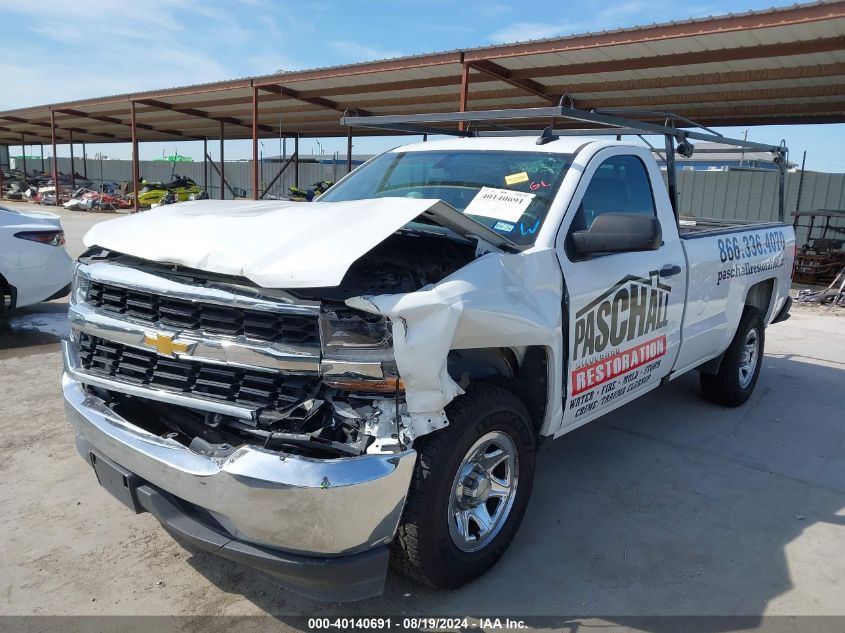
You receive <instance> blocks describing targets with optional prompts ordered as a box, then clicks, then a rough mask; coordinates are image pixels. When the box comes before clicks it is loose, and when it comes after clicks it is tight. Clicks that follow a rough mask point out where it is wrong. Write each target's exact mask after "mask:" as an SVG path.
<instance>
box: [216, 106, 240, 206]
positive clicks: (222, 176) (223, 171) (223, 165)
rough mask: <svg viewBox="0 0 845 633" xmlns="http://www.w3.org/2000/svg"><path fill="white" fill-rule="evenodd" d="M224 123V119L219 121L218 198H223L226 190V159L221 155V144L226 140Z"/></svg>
mask: <svg viewBox="0 0 845 633" xmlns="http://www.w3.org/2000/svg"><path fill="white" fill-rule="evenodd" d="M224 125H225V122H224V121H220V170H219V171H220V199H221V200H225V198H226V192H225V190H224V185H225V184H226V161H225V158H224V157H223V144H224V142H225V140H226V132H225V130H224V128H223V126H224ZM212 164H213V163H212ZM232 197H233V198H234V197H235V196H234V192H232Z"/></svg>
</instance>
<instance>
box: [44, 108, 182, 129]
mask: <svg viewBox="0 0 845 633" xmlns="http://www.w3.org/2000/svg"><path fill="white" fill-rule="evenodd" d="M56 112H61V113H62V114H68V115H70V116H75V117H80V118H83V119H92V120H94V121H102V122H104V123H113V124H114V125H123V126H126V127H131V125H132V124H131V123H126V122H124V121H121V120H120V119H117V118H115V117H112V116H103V115H99V114H90V113H88V112H82V111H81V110H71V109H70V108H58V109H56ZM136 112H137V110H136ZM135 127H136V128H137V129H139V130H148V131H150V132H160V133H161V134H171V135H173V136H185V135H184V134H182V132H180V131H179V130H165V129H161V130H160V129H158V128H155V127H153V126H152V125H149V124H147V123H139V122H138V121H135Z"/></svg>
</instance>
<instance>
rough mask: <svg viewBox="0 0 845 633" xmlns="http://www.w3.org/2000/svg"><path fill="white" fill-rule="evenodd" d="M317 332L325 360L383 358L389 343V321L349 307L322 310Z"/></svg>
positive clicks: (391, 340) (390, 343) (390, 339)
mask: <svg viewBox="0 0 845 633" xmlns="http://www.w3.org/2000/svg"><path fill="white" fill-rule="evenodd" d="M320 333H321V336H322V341H323V354H324V355H325V356H327V357H335V358H336V357H338V356H350V355H352V356H355V357H357V358H367V357H373V358H376V357H384V356H385V354H384V352H385V350H389V349H390V348H391V346H392V343H393V339H392V336H391V327H390V322H389V321H388V320H387V319H386V318H385V317H382V316H379V315H377V314H367V313H366V312H359V311H358V310H351V309H349V308H338V309H328V310H324V311H323V312H322V313H321V314H320Z"/></svg>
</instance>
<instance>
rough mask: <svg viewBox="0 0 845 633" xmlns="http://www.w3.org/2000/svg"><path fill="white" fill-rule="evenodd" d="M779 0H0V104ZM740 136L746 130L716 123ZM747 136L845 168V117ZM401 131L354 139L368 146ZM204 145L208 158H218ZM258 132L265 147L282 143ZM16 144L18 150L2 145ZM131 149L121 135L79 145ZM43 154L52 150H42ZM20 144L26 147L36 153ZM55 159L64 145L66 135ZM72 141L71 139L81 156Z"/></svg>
mask: <svg viewBox="0 0 845 633" xmlns="http://www.w3.org/2000/svg"><path fill="white" fill-rule="evenodd" d="M786 4H787V3H785V2H782V1H781V2H778V1H777V0H733V1H729V0H692V1H691V2H677V0H579V1H578V2H558V1H555V0H545V1H542V2H541V1H538V0H520V1H519V2H516V1H510V2H504V1H500V0H462V1H461V2H450V1H448V0H425V1H424V2H421V1H417V0H366V1H365V2H339V1H338V2H334V1H329V0H322V1H314V2H307V1H305V0H301V1H300V2H282V1H279V2H276V1H273V0H228V1H220V0H135V1H134V2H126V1H125V0H123V1H119V0H85V2H82V3H76V2H67V0H38V2H21V1H20V0H0V15H2V16H3V26H4V29H3V36H2V38H0V78H2V89H0V110H6V109H10V108H18V107H25V106H32V105H39V104H44V103H52V102H58V101H69V100H74V99H84V98H89V97H101V96H106V95H112V94H120V93H126V92H136V91H141V90H151V89H160V88H170V87H174V86H181V85H189V84H195V83H203V82H211V81H222V80H226V79H234V78H239V77H248V76H253V75H260V74H269V73H273V72H276V71H279V70H301V69H307V68H317V67H322V66H334V65H339V64H349V63H354V62H362V61H369V60H376V59H385V58H390V57H399V56H403V55H414V54H420V53H430V52H437V51H445V50H453V49H466V48H472V47H476V46H488V45H491V44H499V43H505V42H513V41H522V40H529V39H536V38H544V37H555V36H561V35H571V34H575V33H584V32H591V31H601V30H606V29H614V28H620V27H630V26H637V25H644V24H652V23H655V22H666V21H671V20H683V19H688V18H695V17H705V16H708V15H721V14H725V13H729V12H741V11H747V10H751V9H765V8H769V7H771V6H778V5H781V6H783V5H786ZM720 131H722V132H723V133H725V134H726V135H728V136H734V137H741V136H742V135H743V134H744V133H745V128H740V129H730V128H720ZM748 138H749V140H755V141H760V142H766V143H776V142H779V141H780V140H781V139H785V140H786V142H787V145H788V146H789V147H790V150H791V155H790V157H791V159H792V160H793V161H795V162H798V163H800V161H801V154H802V152H803V151H804V150H806V151H807V168H808V169H817V170H824V171H837V172H845V152H842V150H841V148H839V146H838V142H837V141H845V124H843V125H839V124H836V125H805V126H759V127H754V128H751V129H750V130H749V132H748ZM398 144H401V140H397V139H391V138H387V139H384V138H382V139H377V138H373V139H356V140H355V145H354V148H353V152H354V153H358V154H371V153H376V152H379V151H382V150H384V149H387V148H389V147H392V146H395V145H398ZM215 145H216V144H215V143H210V153H211V154H212V157H215V156H216V155H217V152H218V150H217V149H216V147H215ZM278 145H279V142H278V140H275V141H269V140H265V141H264V145H263V147H262V149H263V151H264V153H265V154H278V150H279V148H278ZM11 149H12V154H13V155H14V154H16V153H19V152H20V148H11ZM87 150H88V155H89V156H92V155H93V154H94V153H96V152H102V153H104V154H106V155H107V156H109V157H111V158H129V156H130V152H131V149H130V147H129V145H128V144H122V145H116V144H110V145H100V144H97V145H94V144H89V145H88V148H87ZM321 150H322V151H324V152H325V153H327V154H332V153H333V152H335V151H339V152H340V153H341V154H344V153H345V151H346V139H321V140H320V142H319V144H318V143H317V141H315V140H311V139H308V140H305V141H303V145H302V147H301V151H302V152H303V153H320V151H321ZM45 151H47V152H48V153H49V148H45ZM176 151H178V152H179V153H181V154H183V155H188V156H193V157H194V158H195V159H197V160H200V159H201V157H202V150H201V144H200V143H195V142H181V143H178V144H177V143H174V142H169V143H143V144H141V148H140V154H141V158H142V159H152V158H159V157H161V156H162V155H163V154H173V153H175V152H176ZM39 152H40V149H39V148H38V147H35V148H33V147H28V148H27V154H38V153H39ZM250 152H251V150H250V143H249V141H227V143H226V159H227V160H233V159H238V158H247V157H248V156H249V155H250ZM58 154H59V156H69V148H68V147H67V146H64V147H60V148H59V150H58ZM80 154H81V150H80V149H77V150H76V155H77V156H79V155H80Z"/></svg>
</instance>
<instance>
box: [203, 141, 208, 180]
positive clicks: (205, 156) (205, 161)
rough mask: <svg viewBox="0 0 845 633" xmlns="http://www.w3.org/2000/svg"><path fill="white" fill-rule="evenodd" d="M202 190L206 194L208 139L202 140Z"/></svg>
mask: <svg viewBox="0 0 845 633" xmlns="http://www.w3.org/2000/svg"><path fill="white" fill-rule="evenodd" d="M202 188H203V190H204V191H205V193H206V194H207V193H208V137H206V136H204V137H203V139H202Z"/></svg>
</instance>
